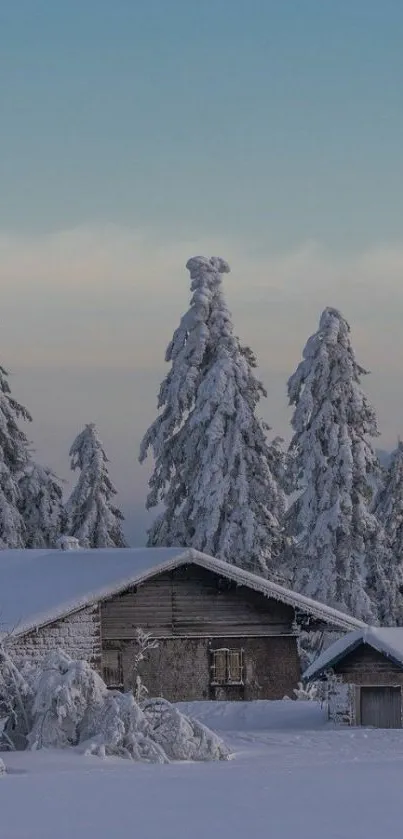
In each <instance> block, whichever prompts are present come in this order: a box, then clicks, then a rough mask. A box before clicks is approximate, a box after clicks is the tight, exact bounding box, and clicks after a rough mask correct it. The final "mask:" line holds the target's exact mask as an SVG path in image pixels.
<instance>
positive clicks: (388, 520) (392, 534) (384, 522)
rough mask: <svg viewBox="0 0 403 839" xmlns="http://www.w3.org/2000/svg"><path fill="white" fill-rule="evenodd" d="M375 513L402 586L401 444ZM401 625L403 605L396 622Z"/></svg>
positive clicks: (402, 498)
mask: <svg viewBox="0 0 403 839" xmlns="http://www.w3.org/2000/svg"><path fill="white" fill-rule="evenodd" d="M375 513H376V516H377V518H378V521H379V522H380V524H381V526H382V527H383V529H384V531H385V534H386V538H387V539H388V543H389V548H390V551H391V572H392V575H393V576H394V575H397V578H398V582H399V584H400V586H402V585H403V443H402V442H399V444H398V446H397V448H396V449H395V451H394V452H393V453H392V457H391V459H390V463H389V468H388V469H387V471H386V474H385V476H384V483H383V486H382V489H381V491H380V493H379V495H378V498H377V502H376V508H375ZM397 623H398V625H399V626H401V625H402V624H403V604H401V612H400V616H399V619H398V620H397Z"/></svg>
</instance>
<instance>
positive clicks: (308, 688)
mask: <svg viewBox="0 0 403 839" xmlns="http://www.w3.org/2000/svg"><path fill="white" fill-rule="evenodd" d="M294 694H295V698H296V699H299V700H300V701H302V702H317V701H318V699H319V691H318V686H317V684H315V682H312V683H311V684H309V685H304V684H303V683H302V682H298V687H296V688H294Z"/></svg>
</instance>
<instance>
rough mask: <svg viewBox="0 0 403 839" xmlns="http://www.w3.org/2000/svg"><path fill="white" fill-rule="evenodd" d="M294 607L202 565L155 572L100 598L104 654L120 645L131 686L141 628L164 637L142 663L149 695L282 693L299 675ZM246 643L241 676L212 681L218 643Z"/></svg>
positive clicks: (237, 646) (234, 647) (235, 647)
mask: <svg viewBox="0 0 403 839" xmlns="http://www.w3.org/2000/svg"><path fill="white" fill-rule="evenodd" d="M293 620H294V610H293V608H292V607H290V606H287V605H284V604H283V603H280V602H279V601H276V600H274V599H268V598H267V597H265V596H264V595H262V594H260V593H259V592H255V591H252V590H250V589H248V588H246V587H244V586H237V585H236V584H235V583H232V582H230V581H228V580H224V579H222V578H220V577H218V576H217V575H216V574H213V573H212V572H210V571H208V570H206V569H204V568H200V567H198V566H193V565H189V566H185V567H181V568H178V569H175V570H174V571H171V572H169V573H164V574H161V575H160V576H158V577H153V578H152V579H150V580H149V581H146V582H145V583H143V584H142V585H141V586H139V587H135V588H132V589H131V590H128V591H126V592H124V593H122V594H121V595H119V596H115V597H112V598H110V600H108V601H106V602H104V603H102V604H101V634H102V645H103V649H104V650H105V651H107V650H108V654H106V652H105V661H106V659H107V658H108V660H109V661H111V660H112V659H113V658H114V656H115V657H116V656H117V651H119V662H120V664H119V667H120V668H121V677H122V683H123V686H124V687H125V688H126V689H130V688H132V687H133V660H134V655H135V652H136V644H135V638H136V629H137V627H141V628H142V629H144V630H146V631H148V632H150V633H151V634H152V636H153V637H154V638H157V639H158V641H159V644H158V648H157V649H155V650H152V651H151V652H150V653H149V654H148V655H147V659H146V661H144V662H143V663H142V665H141V670H140V673H141V676H142V679H143V681H144V684H145V685H146V686H147V689H148V691H149V694H150V696H163V697H165V698H166V699H169V700H170V701H180V700H187V701H191V700H195V699H233V700H236V699H282V698H283V697H284V695H289V696H290V697H292V696H293V689H294V688H295V687H296V685H297V683H298V680H299V678H300V665H299V658H298V651H297V640H296V637H295V635H294V633H293V629H292V627H293ZM223 648H225V649H228V650H231V651H235V652H236V651H242V660H243V676H242V683H239V684H233V683H231V684H225V685H224V684H220V685H217V684H214V680H213V679H212V655H213V652H214V650H217V649H223Z"/></svg>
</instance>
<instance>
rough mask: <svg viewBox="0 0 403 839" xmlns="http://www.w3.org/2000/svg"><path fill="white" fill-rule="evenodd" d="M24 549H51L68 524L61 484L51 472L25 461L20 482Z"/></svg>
mask: <svg viewBox="0 0 403 839" xmlns="http://www.w3.org/2000/svg"><path fill="white" fill-rule="evenodd" d="M19 490H20V502H19V505H20V510H21V514H22V515H23V518H24V523H25V547H27V548H54V547H56V545H57V542H58V540H59V539H60V535H61V534H63V532H64V531H65V528H66V524H67V516H66V512H65V509H64V505H63V492H62V488H61V486H60V483H59V481H58V479H57V477H56V475H54V474H53V472H51V471H50V469H46V468H44V467H43V466H39V465H38V464H37V463H35V462H34V461H30V462H28V464H27V465H26V467H25V468H24V470H23V472H22V475H21V477H20V479H19Z"/></svg>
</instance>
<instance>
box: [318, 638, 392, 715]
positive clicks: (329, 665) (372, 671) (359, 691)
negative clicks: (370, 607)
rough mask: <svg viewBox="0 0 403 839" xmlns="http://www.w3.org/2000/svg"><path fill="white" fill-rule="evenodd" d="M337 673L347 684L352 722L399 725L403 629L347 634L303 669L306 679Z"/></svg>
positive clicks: (335, 674)
mask: <svg viewBox="0 0 403 839" xmlns="http://www.w3.org/2000/svg"><path fill="white" fill-rule="evenodd" d="M332 674H333V675H334V676H336V677H337V678H338V679H339V680H340V682H342V683H344V684H347V685H349V686H350V692H349V693H350V703H351V708H350V711H351V714H350V718H351V721H352V723H353V725H362V726H371V727H373V728H402V720H403V705H402V698H403V694H402V691H403V628H378V627H366V628H365V629H360V630H357V631H354V632H350V633H348V635H345V636H344V638H341V639H340V640H339V641H336V642H335V643H334V644H332V645H331V646H330V647H328V649H327V650H325V651H324V652H323V653H322V654H321V655H320V656H319V657H318V658H317V659H316V661H314V662H313V664H311V666H310V667H308V669H307V670H306V671H305V673H304V675H303V679H304V681H306V682H309V681H318V680H320V679H322V680H324V679H328V678H329V676H330V675H332Z"/></svg>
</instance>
